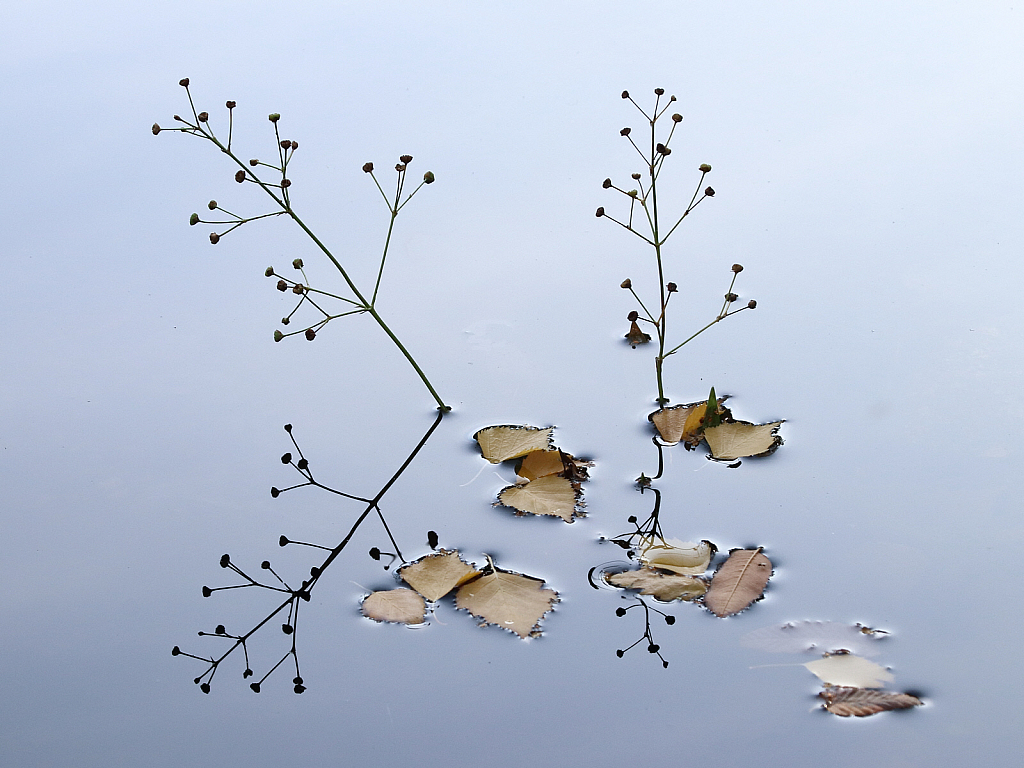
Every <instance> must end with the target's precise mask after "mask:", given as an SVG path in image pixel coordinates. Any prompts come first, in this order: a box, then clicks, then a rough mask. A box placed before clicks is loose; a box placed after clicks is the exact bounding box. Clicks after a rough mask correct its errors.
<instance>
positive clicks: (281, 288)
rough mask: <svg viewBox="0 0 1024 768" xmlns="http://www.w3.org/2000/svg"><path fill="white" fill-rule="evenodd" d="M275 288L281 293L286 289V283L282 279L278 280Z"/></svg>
mask: <svg viewBox="0 0 1024 768" xmlns="http://www.w3.org/2000/svg"><path fill="white" fill-rule="evenodd" d="M277 290H279V291H281V293H284V292H285V291H287V290H288V283H286V282H285V281H284V280H278V281H277Z"/></svg>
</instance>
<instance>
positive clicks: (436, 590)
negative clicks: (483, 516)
mask: <svg viewBox="0 0 1024 768" xmlns="http://www.w3.org/2000/svg"><path fill="white" fill-rule="evenodd" d="M398 575H399V576H401V577H402V579H404V580H405V583H406V584H408V585H409V586H410V587H412V588H413V589H415V590H416V591H417V592H419V593H420V594H421V595H423V597H425V598H427V600H440V599H441V598H442V597H444V596H445V595H447V594H448V593H449V592H451V591H452V590H453V589H455V588H456V587H458V586H459V585H461V584H465V583H466V582H467V581H469V580H470V579H472V578H475V577H476V576H479V575H480V571H478V570H476V569H475V568H473V567H472V566H470V565H468V564H467V563H465V562H464V561H463V560H462V558H461V557H459V552H458V550H454V549H453V550H447V549H442V550H440V551H438V552H436V553H435V554H431V555H427V556H426V557H422V558H420V559H419V560H416V561H415V562H412V563H410V564H409V565H405V566H402V567H401V568H399V570H398Z"/></svg>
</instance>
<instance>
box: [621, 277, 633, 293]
mask: <svg viewBox="0 0 1024 768" xmlns="http://www.w3.org/2000/svg"><path fill="white" fill-rule="evenodd" d="M632 287H633V281H632V280H630V279H629V278H628V277H627V278H626V279H625V280H623V281H622V283H621V285H619V288H625V289H627V290H628V289H630V288H632Z"/></svg>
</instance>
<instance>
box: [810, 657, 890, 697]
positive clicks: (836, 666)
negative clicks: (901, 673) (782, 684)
mask: <svg viewBox="0 0 1024 768" xmlns="http://www.w3.org/2000/svg"><path fill="white" fill-rule="evenodd" d="M804 666H805V667H807V668H808V669H809V670H811V672H813V673H814V674H816V675H817V676H818V677H819V678H820V679H821V681H822V682H823V683H824V684H825V686H826V687H830V688H831V687H840V688H883V687H885V684H886V683H887V682H889V681H891V680H892V673H891V672H889V671H888V670H887V669H886V668H885V667H883V666H881V665H879V664H875V662H873V661H868V660H867V659H862V658H861V657H860V656H854V655H853V654H852V653H836V654H831V655H829V656H826V657H825V658H823V659H817V660H816V661H809V662H807V663H806V664H804Z"/></svg>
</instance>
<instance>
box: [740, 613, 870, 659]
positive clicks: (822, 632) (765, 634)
mask: <svg viewBox="0 0 1024 768" xmlns="http://www.w3.org/2000/svg"><path fill="white" fill-rule="evenodd" d="M865 630H867V631H865ZM885 635H886V633H884V632H883V631H882V630H878V629H868V628H867V627H864V626H862V625H860V624H842V623H840V622H837V621H790V622H787V623H785V624H776V625H774V626H771V627H762V628H761V629H756V630H754V631H753V632H749V633H748V634H746V635H744V636H743V637H742V638H740V644H741V645H744V646H746V647H747V648H760V649H761V650H763V651H769V652H771V653H800V652H802V651H815V650H816V651H818V652H821V651H838V650H840V649H842V650H845V651H850V652H851V653H857V654H860V655H861V656H875V655H877V654H878V652H879V651H878V648H877V647H876V646H877V645H878V641H879V640H881V639H883V638H884V637H885Z"/></svg>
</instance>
